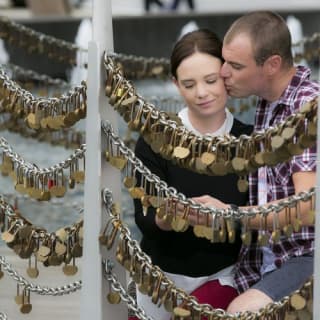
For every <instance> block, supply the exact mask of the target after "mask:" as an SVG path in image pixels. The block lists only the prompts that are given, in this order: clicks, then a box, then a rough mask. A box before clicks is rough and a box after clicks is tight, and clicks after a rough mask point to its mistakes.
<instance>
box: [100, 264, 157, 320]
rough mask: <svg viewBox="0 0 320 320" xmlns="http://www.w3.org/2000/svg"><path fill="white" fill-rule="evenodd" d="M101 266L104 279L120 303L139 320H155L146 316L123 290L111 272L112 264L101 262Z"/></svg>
mask: <svg viewBox="0 0 320 320" xmlns="http://www.w3.org/2000/svg"><path fill="white" fill-rule="evenodd" d="M102 264H103V265H104V277H105V279H106V280H107V281H108V282H109V284H110V285H111V287H112V289H113V290H114V291H115V292H118V293H119V295H120V297H121V299H122V301H124V302H125V303H126V304H127V306H128V308H129V309H131V310H132V311H133V312H134V314H135V315H136V316H137V317H138V318H139V319H141V320H155V319H154V318H152V317H149V316H147V314H146V312H145V311H144V309H142V308H141V307H139V306H138V304H137V302H136V300H135V299H134V298H133V297H132V296H130V294H129V293H128V292H127V291H126V290H125V289H124V288H123V286H122V284H121V283H120V281H119V280H118V279H117V277H116V275H115V274H114V273H113V272H112V266H113V263H112V262H111V261H110V260H108V261H105V260H104V261H103V262H102Z"/></svg>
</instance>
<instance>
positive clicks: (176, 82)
mask: <svg viewBox="0 0 320 320" xmlns="http://www.w3.org/2000/svg"><path fill="white" fill-rule="evenodd" d="M171 80H172V82H173V83H174V84H175V85H176V86H177V88H178V89H179V83H178V80H177V79H176V78H175V77H172V78H171Z"/></svg>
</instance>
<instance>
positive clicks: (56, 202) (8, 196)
mask: <svg viewBox="0 0 320 320" xmlns="http://www.w3.org/2000/svg"><path fill="white" fill-rule="evenodd" d="M1 198H2V199H4V198H6V199H8V200H9V201H10V200H12V199H13V200H18V201H20V200H21V201H31V202H34V203H36V204H37V205H42V206H47V205H48V203H45V202H42V201H38V200H35V199H32V198H30V197H29V196H28V195H25V194H15V193H3V194H0V201H1ZM50 205H53V206H63V207H64V208H70V209H75V210H76V211H77V213H78V214H82V213H83V211H84V207H83V203H80V202H76V201H74V202H72V203H69V202H68V203H66V202H65V200H64V199H61V198H60V199H59V198H53V199H51V200H50ZM3 209H4V208H3ZM4 210H6V209H4Z"/></svg>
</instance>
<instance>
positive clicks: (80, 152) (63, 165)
mask: <svg viewBox="0 0 320 320" xmlns="http://www.w3.org/2000/svg"><path fill="white" fill-rule="evenodd" d="M0 149H3V152H4V153H5V154H6V156H8V157H10V158H11V160H12V161H13V162H14V163H17V164H18V165H19V166H20V167H21V168H22V169H23V170H25V171H27V172H28V173H34V174H37V175H42V174H50V173H53V172H55V171H59V170H62V169H67V168H68V167H69V166H70V164H71V163H72V162H73V161H75V160H76V159H81V158H83V157H84V155H85V152H86V145H85V144H82V145H81V146H80V147H79V148H78V149H76V150H75V151H74V153H73V154H72V155H70V156H69V158H68V159H66V160H64V161H61V162H59V163H58V164H55V165H53V166H51V167H48V168H42V169H39V168H38V167H37V166H36V165H35V164H32V163H29V162H27V161H26V160H24V159H23V158H22V157H21V156H20V155H18V154H17V153H15V152H13V151H12V148H11V146H10V145H9V143H8V142H7V140H6V139H5V138H3V137H0Z"/></svg>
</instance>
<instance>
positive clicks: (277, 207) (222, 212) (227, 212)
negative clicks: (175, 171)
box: [102, 121, 315, 219]
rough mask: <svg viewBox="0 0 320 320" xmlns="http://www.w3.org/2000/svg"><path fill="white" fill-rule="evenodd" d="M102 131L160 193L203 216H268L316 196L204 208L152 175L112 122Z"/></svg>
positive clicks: (309, 193)
mask: <svg viewBox="0 0 320 320" xmlns="http://www.w3.org/2000/svg"><path fill="white" fill-rule="evenodd" d="M102 129H103V131H104V133H105V134H106V135H107V138H108V139H109V138H111V139H112V141H113V143H114V145H117V146H118V150H119V152H120V153H121V154H122V155H123V156H125V157H126V158H127V159H128V161H129V162H130V163H131V165H132V166H134V167H135V170H137V171H138V172H139V173H141V175H143V176H144V178H145V179H146V180H147V181H148V182H151V183H154V184H155V187H156V189H157V190H158V191H163V192H165V195H166V196H168V197H170V198H174V199H175V200H177V201H178V202H179V203H181V204H182V205H184V206H185V205H188V206H190V208H191V209H195V210H199V212H201V213H203V214H212V215H216V216H221V217H224V218H230V217H234V218H236V219H241V218H243V217H244V216H248V217H254V216H256V215H257V214H264V215H266V214H268V213H270V212H273V211H281V210H282V209H284V208H287V207H294V206H295V205H296V204H297V203H298V202H299V201H308V200H309V199H310V198H311V197H312V196H313V195H315V188H311V189H310V190H309V191H304V192H300V193H299V194H297V195H293V196H290V197H288V198H287V199H286V200H283V201H280V202H278V203H277V204H271V205H268V206H259V207H257V208H253V209H252V208H250V209H243V208H240V209H239V210H237V211H235V210H232V209H230V208H228V209H217V208H214V207H204V206H203V205H201V204H198V203H195V202H194V201H193V200H191V199H188V198H187V197H186V196H185V195H184V194H182V193H179V192H178V191H177V190H176V189H175V188H173V187H169V186H168V184H167V183H166V182H165V181H162V180H161V179H160V178H159V177H158V176H157V175H155V174H153V173H151V171H150V170H149V169H148V168H147V167H146V166H145V165H144V164H143V163H142V161H141V160H139V159H138V158H137V157H136V156H135V154H134V152H133V151H132V150H131V149H130V148H128V147H127V146H126V145H125V144H124V143H123V141H122V140H121V138H120V137H119V136H117V135H116V134H115V133H114V130H113V128H112V125H111V124H110V122H108V121H103V122H102Z"/></svg>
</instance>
